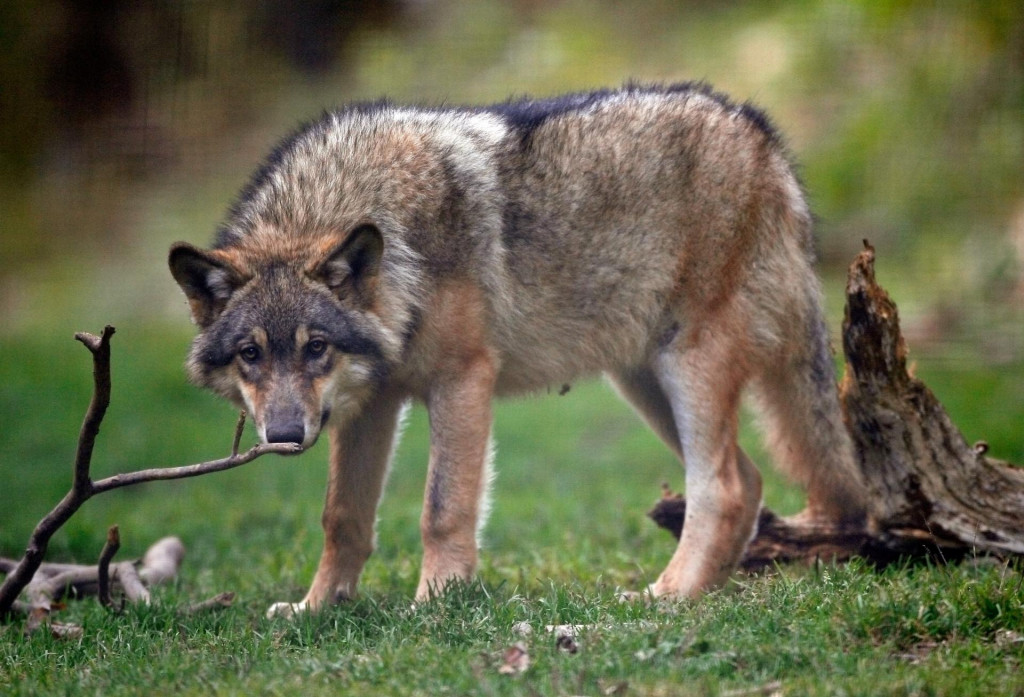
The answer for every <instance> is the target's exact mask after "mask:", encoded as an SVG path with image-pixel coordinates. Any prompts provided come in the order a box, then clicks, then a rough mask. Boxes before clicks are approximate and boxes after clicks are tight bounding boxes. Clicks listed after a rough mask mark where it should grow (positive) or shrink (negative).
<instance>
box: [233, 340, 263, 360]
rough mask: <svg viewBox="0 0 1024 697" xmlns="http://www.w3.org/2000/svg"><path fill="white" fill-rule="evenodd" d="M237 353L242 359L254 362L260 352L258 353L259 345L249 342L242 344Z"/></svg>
mask: <svg viewBox="0 0 1024 697" xmlns="http://www.w3.org/2000/svg"><path fill="white" fill-rule="evenodd" d="M238 355H239V356H241V357H242V360H243V361H245V362H246V363H255V362H256V361H258V360H259V359H260V356H261V355H262V354H261V353H260V347H259V346H256V345H254V344H249V345H247V346H243V347H242V348H241V350H240V351H239V352H238Z"/></svg>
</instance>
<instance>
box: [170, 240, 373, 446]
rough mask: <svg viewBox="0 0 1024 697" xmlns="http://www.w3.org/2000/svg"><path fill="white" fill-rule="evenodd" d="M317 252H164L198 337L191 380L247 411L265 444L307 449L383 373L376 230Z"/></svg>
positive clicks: (181, 246)
mask: <svg viewBox="0 0 1024 697" xmlns="http://www.w3.org/2000/svg"><path fill="white" fill-rule="evenodd" d="M324 249H325V251H324V253H322V254H316V253H311V254H310V256H313V257H317V258H314V259H308V258H306V259H299V260H296V258H295V256H293V255H292V256H287V257H282V258H278V257H276V256H275V255H274V254H267V253H266V252H265V250H261V249H256V248H254V247H253V246H252V245H250V246H248V247H246V248H231V247H227V248H222V249H214V250H211V251H205V250H200V249H197V248H195V247H193V246H191V245H189V244H187V243H183V242H180V243H178V244H175V245H174V246H173V247H172V248H171V251H170V257H169V264H170V268H171V273H172V275H173V276H174V279H175V280H176V281H177V282H178V285H180V286H181V288H182V290H183V291H185V295H186V296H187V297H188V301H189V305H190V307H191V310H192V318H193V320H194V321H195V323H196V324H197V325H198V326H199V328H200V333H199V335H198V336H197V337H196V339H195V341H194V342H193V344H192V350H191V353H190V355H189V360H188V370H189V375H190V377H191V379H192V380H193V381H194V382H196V383H197V384H199V385H202V386H205V387H209V388H210V389H212V390H214V391H215V392H217V393H219V394H221V395H223V396H224V397H226V398H228V399H230V400H231V401H232V402H234V403H236V404H238V405H239V406H242V407H244V408H245V409H247V410H248V411H249V413H250V415H251V416H252V417H253V420H254V422H255V424H256V428H257V430H258V432H259V436H260V439H261V440H262V441H263V442H265V443H300V444H302V445H303V446H305V447H309V446H310V445H312V444H313V443H314V442H315V441H316V439H317V437H318V436H319V434H320V430H321V428H322V427H323V425H324V424H325V423H326V422H327V419H328V418H329V417H330V415H331V412H332V410H347V409H352V408H356V407H358V406H359V404H360V403H361V402H362V400H363V399H365V397H366V396H367V395H368V394H369V393H370V392H371V391H372V390H373V389H374V387H375V385H376V384H377V383H378V382H379V381H380V380H381V379H382V377H383V374H384V373H385V372H386V370H387V368H386V361H385V358H384V355H383V353H384V352H385V350H386V349H385V348H384V346H385V344H386V343H387V336H386V334H387V332H386V331H385V330H384V328H383V327H382V325H381V323H380V321H379V319H378V318H377V314H376V313H375V306H376V305H377V302H378V298H377V295H378V285H379V284H378V280H379V275H380V267H381V256H382V251H383V241H382V237H381V233H380V231H379V229H378V228H377V227H375V226H374V225H369V224H366V225H360V226H358V227H357V228H355V229H354V230H352V232H351V233H350V234H348V235H346V236H345V237H344V238H343V239H342V240H341V241H340V242H335V243H334V244H333V246H331V245H324Z"/></svg>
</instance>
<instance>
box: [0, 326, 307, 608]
mask: <svg viewBox="0 0 1024 697" xmlns="http://www.w3.org/2000/svg"><path fill="white" fill-rule="evenodd" d="M113 334H114V328H113V327H112V326H110V325H107V326H106V327H104V328H103V333H102V334H101V335H100V336H95V335H93V334H87V333H85V332H79V333H78V334H75V339H77V340H78V341H80V342H81V343H82V344H83V345H84V346H85V347H86V348H87V349H89V351H90V353H92V357H93V395H92V401H91V402H90V403H89V409H88V411H87V412H86V414H85V420H84V421H83V422H82V429H81V431H80V433H79V436H78V449H77V451H76V453H75V468H74V479H73V480H72V484H71V490H70V491H69V492H68V493H67V494H66V495H65V496H64V498H63V499H61V501H60V503H58V504H57V505H56V506H55V507H54V508H53V510H51V511H50V512H49V513H48V514H47V515H46V517H44V518H43V519H42V520H41V521H39V524H38V525H36V528H35V530H33V531H32V535H31V536H30V537H29V540H28V546H27V547H26V549H25V556H23V557H22V558H21V560H20V561H19V562H18V563H17V565H16V566H15V567H14V568H13V569H12V570H11V571H10V572H9V573H8V574H7V577H6V578H5V579H4V582H3V584H2V585H0V618H3V619H6V618H7V617H8V616H9V615H10V614H11V609H12V608H13V607H14V602H15V600H17V598H18V595H19V594H20V593H21V591H22V590H23V589H24V588H25V586H27V585H28V584H29V582H30V581H31V580H32V577H33V576H34V575H35V573H36V571H37V570H38V569H39V566H40V564H42V562H43V557H44V556H46V548H47V545H48V544H49V542H50V538H51V537H53V535H54V533H56V532H57V530H59V529H60V528H61V526H62V525H64V523H66V522H67V521H68V519H69V518H71V516H72V515H74V514H75V512H76V511H77V510H78V509H79V508H81V506H82V504H83V503H85V502H86V501H88V500H89V499H90V498H92V497H93V496H94V495H96V494H101V493H103V492H104V491H110V490H112V489H118V488H120V487H123V486H129V485H131V484H139V483H141V482H151V481H155V480H160V479H183V478H185V477H196V476H199V475H201V474H209V473H210V472H220V471H223V470H228V469H232V468H233V467H238V466H239V465H244V464H246V463H249V462H252V461H253V460H255V459H256V458H258V457H260V456H261V455H266V454H267V453H278V454H294V453H298V452H301V451H302V446H301V445H298V444H296V443H273V444H269V445H263V444H260V445H255V446H253V447H252V448H249V450H247V451H245V452H244V453H241V454H239V453H238V438H239V435H238V434H239V432H240V431H241V424H242V423H243V422H242V419H241V418H240V419H239V426H238V427H237V428H236V433H235V437H234V441H233V442H232V452H231V455H230V456H228V457H225V458H222V459H220V460H211V461H209V462H201V463H199V464H195V465H184V466H182V467H165V468H156V469H146V470H140V471H137V472H127V473H124V474H115V475H113V476H111V477H107V478H106V479H101V480H99V481H97V482H94V481H92V479H91V477H90V476H89V467H90V465H91V464H92V452H93V446H94V445H95V443H96V436H97V434H98V433H99V430H100V424H101V423H102V421H103V416H104V415H105V414H106V411H107V406H108V405H109V404H110V337H111V336H113ZM242 418H244V416H243V417H242Z"/></svg>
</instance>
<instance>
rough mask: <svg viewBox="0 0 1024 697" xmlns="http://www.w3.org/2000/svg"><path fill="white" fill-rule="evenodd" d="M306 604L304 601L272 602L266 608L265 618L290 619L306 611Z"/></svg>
mask: <svg viewBox="0 0 1024 697" xmlns="http://www.w3.org/2000/svg"><path fill="white" fill-rule="evenodd" d="M307 609H308V605H307V604H306V603H305V602H301V603H274V604H273V605H271V606H270V608H269V609H268V610H267V619H268V620H272V619H275V618H278V617H280V618H283V619H291V618H292V617H295V616H296V615H300V614H302V613H303V612H306V610H307Z"/></svg>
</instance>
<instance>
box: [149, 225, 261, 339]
mask: <svg viewBox="0 0 1024 697" xmlns="http://www.w3.org/2000/svg"><path fill="white" fill-rule="evenodd" d="M167 264H168V266H170V267H171V275H172V276H174V280H175V281H177V282H178V285H179V286H181V289H182V290H183V291H185V296H186V297H187V298H188V304H189V306H190V307H191V308H192V319H193V320H194V321H195V323H196V324H198V325H199V326H200V327H207V326H209V325H210V324H211V323H212V322H213V321H214V320H215V319H217V317H218V316H219V315H220V313H221V312H223V310H224V306H225V305H227V304H228V300H229V299H230V298H231V295H232V293H234V292H235V291H236V290H238V288H240V287H241V286H242V285H243V284H244V283H245V280H244V279H243V278H242V275H241V274H240V273H239V272H238V270H237V269H235V268H234V267H233V266H231V265H230V264H228V263H227V262H226V261H224V260H222V259H219V258H217V257H215V256H214V255H213V254H211V253H209V252H206V251H203V250H201V249H197V248H196V247H193V246H192V245H190V244H188V243H187V242H178V243H176V244H175V245H173V246H172V247H171V252H170V254H169V255H168V258H167Z"/></svg>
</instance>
